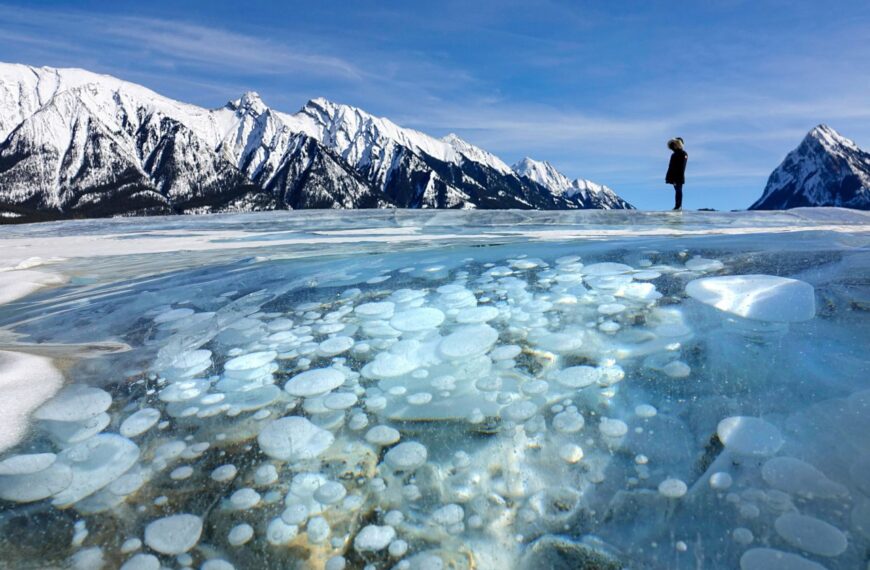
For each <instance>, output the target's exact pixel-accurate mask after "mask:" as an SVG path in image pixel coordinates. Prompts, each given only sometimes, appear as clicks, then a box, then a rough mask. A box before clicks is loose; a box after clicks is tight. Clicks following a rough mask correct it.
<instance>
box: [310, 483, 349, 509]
mask: <svg viewBox="0 0 870 570" xmlns="http://www.w3.org/2000/svg"><path fill="white" fill-rule="evenodd" d="M345 495H347V489H345V488H344V485H342V484H341V483H338V482H336V481H327V482H326V483H324V484H323V485H321V486H320V487H318V488H317V490H316V491H314V500H315V501H317V502H318V503H321V504H323V505H332V504H335V503H337V502H339V501H340V500H342V499H343V498H344V497H345Z"/></svg>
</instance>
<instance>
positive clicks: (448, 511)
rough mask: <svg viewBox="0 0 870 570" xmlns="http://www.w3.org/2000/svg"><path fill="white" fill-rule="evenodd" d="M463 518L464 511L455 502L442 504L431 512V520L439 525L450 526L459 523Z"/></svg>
mask: <svg viewBox="0 0 870 570" xmlns="http://www.w3.org/2000/svg"><path fill="white" fill-rule="evenodd" d="M464 518H465V511H464V510H463V509H462V507H460V506H459V505H456V504H449V505H444V506H443V507H441V508H439V509H437V510H436V511H435V512H434V513H432V522H434V523H435V524H440V525H441V526H451V525H455V524H457V523H461V522H462V520H463V519H464Z"/></svg>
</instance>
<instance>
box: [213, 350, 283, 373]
mask: <svg viewBox="0 0 870 570" xmlns="http://www.w3.org/2000/svg"><path fill="white" fill-rule="evenodd" d="M277 356H278V353H277V352H275V351H274V350H268V351H264V352H251V353H248V354H244V355H242V356H237V357H236V358H233V359H232V360H229V361H227V363H226V364H224V370H226V371H228V372H237V371H241V370H254V369H257V368H262V367H263V366H265V365H267V364H269V363H270V362H272V361H273V360H275V358H277Z"/></svg>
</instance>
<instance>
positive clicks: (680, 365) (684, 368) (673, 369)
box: [662, 360, 692, 378]
mask: <svg viewBox="0 0 870 570" xmlns="http://www.w3.org/2000/svg"><path fill="white" fill-rule="evenodd" d="M662 372H664V373H665V374H667V375H668V376H670V377H671V378H687V377H688V376H689V374H691V372H692V369H691V368H690V367H689V365H688V364H686V363H685V362H682V361H680V360H674V361H673V362H669V363H667V364H666V365H665V366H663V367H662Z"/></svg>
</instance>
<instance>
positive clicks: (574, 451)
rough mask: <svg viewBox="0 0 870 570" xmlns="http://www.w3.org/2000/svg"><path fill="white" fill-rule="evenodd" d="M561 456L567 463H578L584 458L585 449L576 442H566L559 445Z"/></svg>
mask: <svg viewBox="0 0 870 570" xmlns="http://www.w3.org/2000/svg"><path fill="white" fill-rule="evenodd" d="M559 457H560V458H561V459H562V461H564V462H565V463H577V462H578V461H580V460H581V459H583V449H582V448H581V447H580V446H579V445H576V444H574V443H566V444H564V445H562V446H561V447H559Z"/></svg>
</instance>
